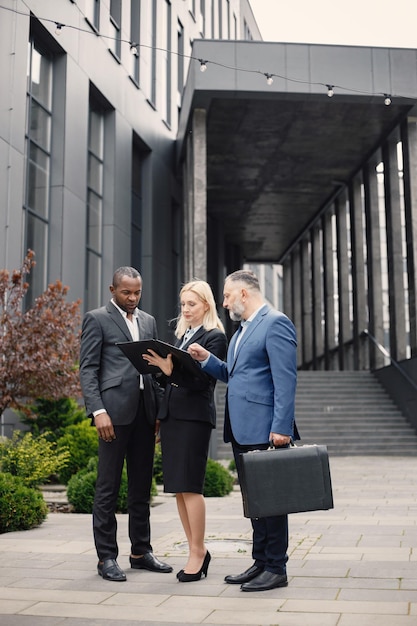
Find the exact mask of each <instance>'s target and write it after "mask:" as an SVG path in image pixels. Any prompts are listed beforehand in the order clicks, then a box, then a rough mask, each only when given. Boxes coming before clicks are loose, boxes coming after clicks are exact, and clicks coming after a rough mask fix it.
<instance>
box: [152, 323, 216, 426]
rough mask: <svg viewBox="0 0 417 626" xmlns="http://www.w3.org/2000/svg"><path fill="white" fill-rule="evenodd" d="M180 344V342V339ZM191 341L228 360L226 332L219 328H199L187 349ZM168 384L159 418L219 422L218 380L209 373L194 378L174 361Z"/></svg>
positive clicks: (214, 423)
mask: <svg viewBox="0 0 417 626" xmlns="http://www.w3.org/2000/svg"><path fill="white" fill-rule="evenodd" d="M179 343H180V342H179ZM191 343H199V344H200V345H201V346H203V347H204V348H206V349H207V350H209V351H210V352H212V353H213V354H215V355H216V356H218V357H219V359H224V357H225V355H226V351H227V340H226V335H225V334H224V333H223V332H222V331H221V330H219V329H217V328H215V329H213V330H205V329H204V328H199V329H198V331H197V332H196V333H195V334H194V336H193V337H192V338H191V339H190V341H189V342H188V343H186V344H185V346H184V350H186V349H187V347H188V345H189V344H191ZM163 381H164V382H165V384H166V388H165V395H164V398H163V400H162V404H161V407H160V410H159V412H158V419H161V420H163V419H165V418H166V417H167V415H168V414H169V416H170V418H173V419H177V420H195V421H201V422H209V423H210V424H211V425H212V426H213V428H214V427H215V425H216V408H215V404H214V387H215V385H216V379H215V378H213V377H212V376H209V375H208V374H206V375H205V376H204V377H199V376H197V377H193V376H192V375H190V374H189V373H188V372H186V371H184V370H183V369H182V367H181V366H180V365H179V364H178V362H175V360H174V369H173V372H172V374H171V376H169V377H166V376H164V377H163Z"/></svg>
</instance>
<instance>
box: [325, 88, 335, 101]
mask: <svg viewBox="0 0 417 626" xmlns="http://www.w3.org/2000/svg"><path fill="white" fill-rule="evenodd" d="M326 87H327V95H328V96H329V98H333V96H334V89H333V85H326Z"/></svg>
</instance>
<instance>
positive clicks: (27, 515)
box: [0, 473, 48, 533]
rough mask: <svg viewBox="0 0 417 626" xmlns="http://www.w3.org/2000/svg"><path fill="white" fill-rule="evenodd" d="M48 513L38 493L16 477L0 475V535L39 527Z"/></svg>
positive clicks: (5, 474)
mask: <svg viewBox="0 0 417 626" xmlns="http://www.w3.org/2000/svg"><path fill="white" fill-rule="evenodd" d="M47 513H48V508H47V506H46V503H45V500H44V499H43V496H42V494H41V492H40V491H38V490H36V489H32V488H31V487H27V486H26V485H25V484H24V482H23V480H22V479H21V478H19V477H18V476H12V475H11V474H9V473H0V533H7V532H12V531H14V530H29V528H34V527H35V526H39V524H41V523H42V522H43V521H44V519H45V518H46V515H47Z"/></svg>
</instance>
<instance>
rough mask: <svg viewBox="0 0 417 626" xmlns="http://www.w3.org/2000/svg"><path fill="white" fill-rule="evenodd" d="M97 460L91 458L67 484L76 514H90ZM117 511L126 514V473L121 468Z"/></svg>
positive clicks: (154, 488)
mask: <svg viewBox="0 0 417 626" xmlns="http://www.w3.org/2000/svg"><path fill="white" fill-rule="evenodd" d="M97 463H98V459H97V458H92V459H90V461H89V462H88V465H87V467H86V468H84V469H82V470H81V471H79V472H78V473H77V474H74V476H72V477H71V478H70V480H69V482H68V487H67V498H68V502H69V503H70V504H72V506H73V507H74V511H75V512H76V513H92V511H93V504H94V494H95V490H96V480H97ZM156 493H157V489H156V484H155V479H153V482H152V489H151V496H154V495H156ZM117 511H118V512H119V513H127V471H126V466H124V468H123V472H122V480H121V483H120V491H119V497H118V500H117Z"/></svg>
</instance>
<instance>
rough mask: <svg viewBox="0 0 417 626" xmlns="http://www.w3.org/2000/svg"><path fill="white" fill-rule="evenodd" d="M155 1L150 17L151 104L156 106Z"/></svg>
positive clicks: (153, 1)
mask: <svg viewBox="0 0 417 626" xmlns="http://www.w3.org/2000/svg"><path fill="white" fill-rule="evenodd" d="M156 18H157V13H156V0H152V15H151V20H152V24H151V37H152V43H151V48H152V50H151V55H152V56H151V102H152V104H154V105H155V104H156V47H157V31H156Z"/></svg>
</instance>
